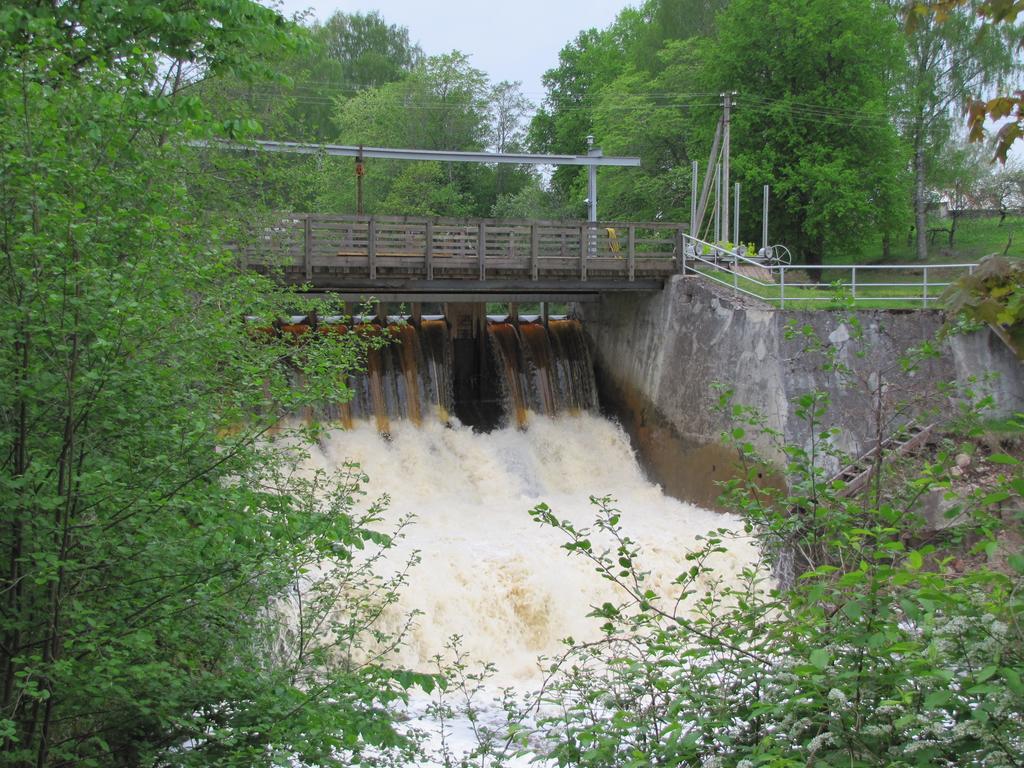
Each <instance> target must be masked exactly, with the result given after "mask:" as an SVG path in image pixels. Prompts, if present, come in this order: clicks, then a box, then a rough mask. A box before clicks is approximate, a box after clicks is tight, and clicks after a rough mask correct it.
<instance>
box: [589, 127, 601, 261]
mask: <svg viewBox="0 0 1024 768" xmlns="http://www.w3.org/2000/svg"><path fill="white" fill-rule="evenodd" d="M603 155H604V153H603V152H602V151H601V150H600V148H597V147H595V146H594V137H593V136H587V157H602V156H603ZM587 216H588V221H590V223H591V224H593V225H595V226H592V227H591V228H590V229H589V230H588V231H587V234H588V235H589V237H588V240H587V252H588V253H589V254H590V256H592V257H594V256H597V226H596V224H597V166H596V165H590V166H588V167H587Z"/></svg>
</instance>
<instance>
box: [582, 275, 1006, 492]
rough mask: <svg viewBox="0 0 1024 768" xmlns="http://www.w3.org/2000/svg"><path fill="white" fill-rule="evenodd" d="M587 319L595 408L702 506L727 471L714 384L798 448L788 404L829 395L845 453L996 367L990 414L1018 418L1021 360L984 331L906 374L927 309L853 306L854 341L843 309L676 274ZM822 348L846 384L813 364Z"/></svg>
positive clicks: (665, 479) (929, 319)
mask: <svg viewBox="0 0 1024 768" xmlns="http://www.w3.org/2000/svg"><path fill="white" fill-rule="evenodd" d="M584 314H585V318H586V323H585V327H586V328H587V331H588V333H589V335H590V338H591V340H592V342H593V348H594V358H595V367H596V371H597V376H598V382H599V386H600V389H601V395H602V400H603V402H604V403H605V404H606V405H607V406H608V408H609V410H611V411H612V412H614V413H616V414H617V415H618V416H619V417H620V418H621V420H622V421H623V425H624V426H625V427H626V429H627V430H628V431H629V432H630V434H631V435H632V437H633V439H634V441H635V443H636V445H637V447H638V449H639V451H640V453H641V455H642V456H643V458H644V459H645V461H646V463H647V465H648V467H649V468H650V469H651V470H652V472H653V474H654V475H655V479H657V480H658V481H659V482H661V483H662V484H664V485H665V486H666V489H667V490H670V491H672V492H674V493H676V494H677V495H685V496H687V497H688V498H691V499H693V500H694V501H698V502H703V503H710V501H712V500H713V499H714V498H715V497H716V496H717V493H718V491H717V489H716V488H715V486H714V482H713V481H715V480H720V479H723V478H725V477H727V476H729V474H730V473H731V471H732V469H731V468H732V456H731V454H728V453H726V452H724V451H723V450H722V448H721V446H720V443H719V437H720V435H721V433H722V431H723V430H725V429H726V428H728V427H729V423H728V420H727V419H726V418H725V417H724V416H723V415H722V414H721V413H719V412H718V411H716V409H715V407H714V406H715V404H716V403H717V401H718V393H717V392H716V391H715V389H714V384H715V383H716V382H720V383H722V384H723V385H725V386H727V387H729V388H730V389H732V390H733V393H734V395H733V402H735V403H741V404H744V405H749V406H753V407H755V408H757V409H758V410H759V411H760V412H761V413H762V414H763V415H764V416H765V418H766V420H767V424H768V426H770V427H771V428H772V429H774V430H776V431H778V432H779V433H780V434H782V435H784V436H785V439H786V441H787V442H791V443H797V444H806V443H808V442H809V438H810V430H809V426H808V424H807V423H806V421H804V420H802V419H800V418H798V417H797V415H796V412H795V406H794V404H793V400H794V398H796V397H797V396H798V395H800V394H801V393H805V392H808V391H811V390H823V391H826V392H828V393H829V395H830V398H831V403H832V405H831V409H830V413H829V415H828V419H827V423H828V424H829V425H835V426H839V427H842V429H843V432H842V434H841V435H840V436H839V437H838V438H836V443H837V446H838V447H839V448H840V449H842V450H843V451H846V452H847V453H850V454H859V453H862V452H863V451H864V450H865V449H866V448H867V447H869V446H871V445H873V444H874V439H875V435H876V430H878V429H879V427H878V419H876V418H875V416H876V414H878V413H879V412H881V414H882V424H881V431H883V432H886V433H888V432H889V431H892V429H894V428H895V426H896V424H897V423H899V422H902V421H906V420H907V419H909V418H920V419H929V418H933V417H934V415H935V412H936V411H943V412H946V413H948V411H949V409H950V407H951V400H950V398H949V396H948V395H945V394H941V393H939V392H938V390H937V385H939V384H940V383H942V382H948V381H953V380H956V379H959V380H961V381H965V380H966V379H967V377H968V376H970V375H972V374H982V373H984V372H985V371H997V372H999V374H1000V376H999V378H998V380H996V381H995V382H993V383H990V384H988V385H987V386H988V387H989V389H990V390H991V391H992V392H993V394H994V396H995V397H996V399H997V401H998V404H999V410H1000V411H1001V412H1003V413H1009V412H1012V411H1014V410H1020V409H1024V377H1022V376H1021V370H1020V364H1019V363H1018V362H1017V361H1016V359H1015V358H1014V357H1013V355H1012V354H1011V353H1010V352H1009V351H1008V350H1006V349H1005V348H1004V347H1003V346H1002V344H1001V342H999V341H998V339H995V338H994V336H993V335H992V334H990V333H988V332H987V331H986V332H983V333H975V334H971V335H969V336H965V337H958V338H956V339H954V340H953V341H952V342H948V343H946V342H943V343H940V344H938V345H937V347H938V355H937V357H936V358H934V359H929V360H926V361H924V362H923V363H922V364H921V366H920V367H919V368H918V369H917V370H915V371H910V372H907V371H904V370H903V367H902V366H901V364H900V359H901V358H903V357H905V355H906V353H907V352H908V350H910V349H911V348H912V347H919V346H920V345H922V344H924V343H925V342H928V341H929V340H932V339H934V338H935V336H936V334H937V332H938V331H939V329H940V327H941V326H942V322H943V318H942V315H941V313H939V312H937V311H886V310H860V311H858V312H856V314H855V315H854V316H855V317H856V319H857V321H858V322H859V323H860V326H861V328H862V329H863V340H856V339H855V338H853V337H854V336H855V335H856V334H855V329H854V328H853V327H852V326H851V323H850V322H848V320H849V313H845V312H831V311H809V310H804V311H801V310H793V311H791V310H788V309H787V310H778V309H774V308H772V307H769V306H767V305H765V304H763V303H761V302H756V301H754V300H747V299H746V298H745V297H742V296H740V297H738V298H737V297H733V296H732V295H731V291H729V290H728V289H725V288H720V287H719V286H716V285H713V284H710V283H709V282H708V281H706V280H700V279H697V278H693V277H682V276H676V277H674V278H672V279H671V281H669V282H668V283H667V284H666V286H665V289H664V290H663V291H662V292H660V293H657V294H609V295H605V296H604V297H603V298H602V299H601V301H600V302H599V303H598V304H594V305H588V306H586V307H585V308H584ZM790 327H793V328H797V329H802V328H807V329H809V330H811V331H812V336H813V338H815V339H819V340H820V342H821V347H822V348H821V349H819V350H817V351H815V350H813V349H809V348H808V347H809V344H808V340H807V339H805V338H803V336H802V334H801V333H798V334H796V336H794V335H793V334H792V333H791V332H787V328H790ZM812 346H813V345H812ZM827 350H831V351H832V352H833V353H834V354H835V356H836V359H837V360H838V361H840V362H841V363H843V365H844V366H845V367H846V368H847V369H848V373H847V374H846V375H843V376H840V375H837V374H836V373H834V372H833V371H831V370H830V369H829V368H828V366H826V365H825V364H824V363H825V359H826V355H825V352H826V351H827ZM879 376H881V380H882V382H883V383H884V387H883V388H882V391H881V395H879V391H878V381H879ZM879 396H880V397H881V403H882V408H881V409H879V408H878V398H879ZM756 444H757V445H758V447H759V448H760V449H761V450H762V452H763V453H765V454H766V455H768V456H769V457H771V458H773V459H775V460H776V461H781V453H780V452H779V451H778V448H777V446H776V445H775V444H774V443H773V442H772V441H771V440H769V439H767V438H765V437H764V436H760V437H758V438H756ZM673 485H675V486H676V487H673Z"/></svg>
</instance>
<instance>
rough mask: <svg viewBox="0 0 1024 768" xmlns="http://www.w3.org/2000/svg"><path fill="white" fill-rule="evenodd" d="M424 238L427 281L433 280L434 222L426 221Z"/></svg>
mask: <svg viewBox="0 0 1024 768" xmlns="http://www.w3.org/2000/svg"><path fill="white" fill-rule="evenodd" d="M424 236H425V237H426V251H425V252H424V266H425V267H426V273H427V280H433V279H434V222H432V221H429V220H428V221H427V226H426V229H425V231H424Z"/></svg>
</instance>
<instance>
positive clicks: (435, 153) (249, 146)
mask: <svg viewBox="0 0 1024 768" xmlns="http://www.w3.org/2000/svg"><path fill="white" fill-rule="evenodd" d="M188 146H190V147H199V148H204V149H230V150H243V151H244V150H253V149H258V150H262V151H264V152H291V153H294V154H299V155H319V154H325V155H333V156H338V157H359V156H360V155H361V156H362V157H363V158H377V159H382V160H435V161H438V162H443V163H495V164H506V165H588V166H591V167H594V166H599V165H610V166H618V167H628V168H639V167H640V158H639V157H604V156H603V155H544V154H538V153H535V152H462V151H446V150H436V149H392V148H388V147H350V146H344V145H341V144H305V143H302V142H298V141H253V142H250V143H246V144H243V143H241V142H236V141H226V140H222V139H212V140H197V141H190V142H188Z"/></svg>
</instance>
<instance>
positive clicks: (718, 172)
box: [712, 165, 725, 243]
mask: <svg viewBox="0 0 1024 768" xmlns="http://www.w3.org/2000/svg"><path fill="white" fill-rule="evenodd" d="M721 200H722V166H721V165H716V166H715V236H714V238H712V239H713V240H714V241H715V242H716V243H719V242H721V241H722V240H724V239H725V238H723V237H722V206H721V205H720V202H721Z"/></svg>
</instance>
